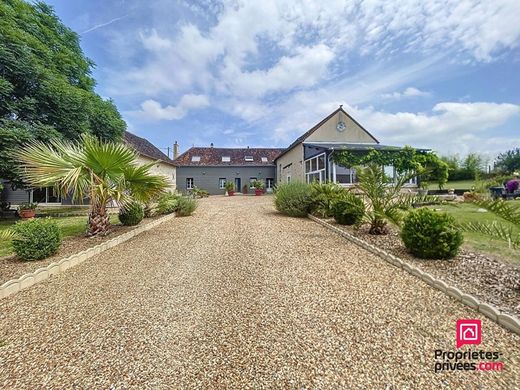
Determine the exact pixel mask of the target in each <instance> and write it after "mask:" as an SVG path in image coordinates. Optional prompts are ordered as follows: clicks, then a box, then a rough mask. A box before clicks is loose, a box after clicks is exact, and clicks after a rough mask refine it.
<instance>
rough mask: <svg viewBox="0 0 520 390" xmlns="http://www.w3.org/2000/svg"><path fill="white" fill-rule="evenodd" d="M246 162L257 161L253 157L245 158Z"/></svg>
mask: <svg viewBox="0 0 520 390" xmlns="http://www.w3.org/2000/svg"><path fill="white" fill-rule="evenodd" d="M244 160H245V161H250V162H251V161H255V159H254V158H253V156H245V157H244Z"/></svg>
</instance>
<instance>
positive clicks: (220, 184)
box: [218, 177, 227, 190]
mask: <svg viewBox="0 0 520 390" xmlns="http://www.w3.org/2000/svg"><path fill="white" fill-rule="evenodd" d="M226 182H227V180H226V178H225V177H219V179H218V188H220V189H221V190H223V189H225V188H226Z"/></svg>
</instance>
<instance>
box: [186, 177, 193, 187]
mask: <svg viewBox="0 0 520 390" xmlns="http://www.w3.org/2000/svg"><path fill="white" fill-rule="evenodd" d="M194 187H195V181H194V180H193V177H187V178H186V189H187V190H192V189H193V188H194Z"/></svg>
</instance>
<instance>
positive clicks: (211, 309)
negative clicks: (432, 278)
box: [0, 196, 520, 389]
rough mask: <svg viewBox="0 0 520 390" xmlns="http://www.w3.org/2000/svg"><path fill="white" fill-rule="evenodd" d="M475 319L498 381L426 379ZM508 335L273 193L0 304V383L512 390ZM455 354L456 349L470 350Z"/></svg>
mask: <svg viewBox="0 0 520 390" xmlns="http://www.w3.org/2000/svg"><path fill="white" fill-rule="evenodd" d="M459 318H481V319H482V325H483V342H482V344H481V345H480V346H478V347H477V348H473V349H483V350H489V351H500V352H502V353H503V354H504V355H503V356H504V359H503V360H504V361H505V371H502V372H483V371H480V372H476V371H473V372H462V371H459V372H451V373H447V372H441V373H435V372H434V364H435V358H434V351H435V350H436V349H442V350H444V351H455V350H456V349H455V321H456V320H457V319H459ZM519 346H520V338H519V337H517V336H514V335H512V334H511V333H509V332H507V331H505V330H503V329H502V328H501V327H499V326H498V325H496V324H494V323H493V322H491V321H489V320H487V319H486V318H484V317H482V316H479V315H478V314H477V313H475V312H474V311H472V310H470V309H467V308H465V307H463V306H462V305H460V304H459V303H457V302H455V301H453V300H452V299H450V298H448V297H446V296H445V295H443V294H442V293H440V292H438V291H436V290H434V289H432V288H430V287H428V286H427V285H425V284H424V283H423V282H421V281H419V280H417V279H415V278H414V277H412V276H409V275H408V274H406V273H404V272H403V271H401V270H399V269H397V268H394V267H392V266H390V265H388V264H387V263H385V262H384V261H383V260H381V259H379V258H377V257H375V256H373V255H372V254H370V253H368V252H366V251H364V250H362V249H360V248H358V247H356V246H354V245H353V244H351V243H349V242H348V241H346V240H344V239H342V238H340V237H339V236H336V235H334V234H333V233H331V232H330V231H328V230H326V229H325V228H323V227H321V226H319V225H318V224H316V223H314V222H312V221H310V220H307V219H292V218H288V217H284V216H281V215H279V214H277V213H276V212H275V211H274V209H273V207H272V198H271V197H267V196H265V197H261V198H259V197H235V198H225V197H212V198H209V199H204V200H202V201H201V202H200V207H199V209H198V210H197V212H196V214H195V215H194V216H192V217H185V218H175V219H173V220H172V221H170V222H166V223H164V224H162V225H160V226H159V227H158V228H157V229H155V230H152V231H150V232H146V233H143V234H141V235H140V236H138V237H136V238H135V239H133V240H132V241H129V242H127V243H125V244H123V245H120V246H119V247H116V248H113V249H111V250H109V251H107V252H105V253H103V254H101V255H100V256H99V258H97V259H90V260H88V261H87V262H85V263H83V264H81V265H79V266H77V267H75V268H73V269H71V270H69V271H67V272H66V273H64V274H62V275H61V276H59V277H55V278H51V279H50V280H48V281H46V282H44V283H41V284H39V285H36V286H34V287H32V288H29V289H28V290H25V291H22V292H21V293H18V294H16V295H14V296H12V297H9V298H7V299H3V300H1V301H0V387H3V388H8V389H18V388H20V389H22V388H27V389H37V388H52V389H61V388H67V389H70V388H88V389H97V388H101V389H108V388H117V389H124V388H139V389H146V388H150V389H170V388H185V389H197V388H219V389H221V388H251V389H263V388H265V389H268V388H298V389H302V388H316V389H322V388H323V389H339V388H349V389H350V388H364V389H366V388H378V389H397V388H399V389H401V388H422V387H425V388H462V387H463V388H465V389H472V388H486V389H488V388H497V389H499V388H501V389H505V388H513V387H514V386H515V383H516V385H518V383H520V378H519V372H520V370H519V361H520V356H519V355H520V352H519V350H520V348H519ZM467 349H468V347H463V350H467Z"/></svg>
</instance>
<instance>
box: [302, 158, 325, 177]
mask: <svg viewBox="0 0 520 390" xmlns="http://www.w3.org/2000/svg"><path fill="white" fill-rule="evenodd" d="M321 156H323V168H320V166H319V159H320V157H321ZM307 163H308V165H309V168H310V169H309V170H308V171H307ZM304 169H305V182H306V183H310V177H311V176H313V175H315V174H318V176H319V182H320V183H322V182H324V181H325V172H326V169H327V153H325V152H323V153H320V154H317V155H316V156H312V157H311V158H308V159H306V160H305V161H304Z"/></svg>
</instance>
